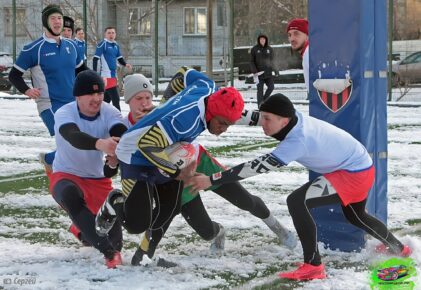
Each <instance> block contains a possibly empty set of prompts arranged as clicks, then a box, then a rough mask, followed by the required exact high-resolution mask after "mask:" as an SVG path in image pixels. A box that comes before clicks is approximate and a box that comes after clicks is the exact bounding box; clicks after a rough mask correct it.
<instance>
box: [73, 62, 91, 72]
mask: <svg viewBox="0 0 421 290" xmlns="http://www.w3.org/2000/svg"><path fill="white" fill-rule="evenodd" d="M88 69H89V67H88V66H87V65H86V63H85V62H84V61H83V60H82V61H81V63H80V65H79V66H77V67H76V68H75V75H78V74H79V73H80V72H82V71H84V70H88Z"/></svg>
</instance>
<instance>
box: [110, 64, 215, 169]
mask: <svg viewBox="0 0 421 290" xmlns="http://www.w3.org/2000/svg"><path fill="white" fill-rule="evenodd" d="M184 78H185V80H184V81H185V82H184V83H185V84H186V87H185V89H184V90H183V91H181V92H180V93H178V94H177V95H176V96H174V97H173V98H171V99H170V100H169V101H167V102H166V103H164V104H162V105H160V106H159V107H157V108H155V109H154V110H153V111H152V112H150V113H149V114H147V115H146V116H145V117H144V118H142V119H141V120H140V121H138V122H137V123H136V124H135V125H134V126H133V127H132V128H130V129H129V130H128V131H127V132H126V133H125V134H124V135H123V136H122V138H121V140H120V142H119V144H118V146H117V150H116V153H117V157H118V159H119V160H120V161H122V162H124V163H126V164H129V165H137V166H147V167H148V166H150V167H158V168H159V169H161V170H163V171H164V172H166V173H167V174H169V175H170V176H172V175H176V174H177V172H178V171H177V170H178V168H177V167H176V166H175V165H174V164H172V163H171V162H170V161H169V160H168V156H167V155H166V154H165V153H164V152H163V149H164V148H165V147H167V146H168V145H171V144H173V143H174V142H178V141H186V142H189V143H190V142H192V141H193V140H194V139H196V137H197V136H199V135H200V133H202V132H203V131H204V130H206V128H207V126H206V120H205V98H206V97H207V96H209V95H211V94H212V93H214V92H215V91H216V89H217V88H216V86H215V83H214V82H213V81H212V80H210V79H209V78H208V77H207V76H206V75H204V74H202V73H200V72H197V71H195V70H189V71H187V72H186V74H185V76H184Z"/></svg>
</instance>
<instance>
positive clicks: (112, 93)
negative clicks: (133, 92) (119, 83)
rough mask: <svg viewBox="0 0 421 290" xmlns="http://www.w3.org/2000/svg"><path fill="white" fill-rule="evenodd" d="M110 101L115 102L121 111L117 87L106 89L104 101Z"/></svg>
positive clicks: (114, 104)
mask: <svg viewBox="0 0 421 290" xmlns="http://www.w3.org/2000/svg"><path fill="white" fill-rule="evenodd" d="M110 101H112V102H113V106H114V107H116V108H117V109H118V110H119V111H121V109H120V96H119V95H118V90H117V87H112V88H109V89H107V90H105V93H104V102H107V103H109V102H110Z"/></svg>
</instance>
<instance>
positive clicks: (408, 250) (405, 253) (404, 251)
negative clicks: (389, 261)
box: [375, 244, 412, 258]
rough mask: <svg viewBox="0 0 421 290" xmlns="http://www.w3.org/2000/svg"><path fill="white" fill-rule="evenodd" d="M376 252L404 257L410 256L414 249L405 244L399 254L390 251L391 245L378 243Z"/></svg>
mask: <svg viewBox="0 0 421 290" xmlns="http://www.w3.org/2000/svg"><path fill="white" fill-rule="evenodd" d="M375 251H376V253H378V254H384V255H396V256H400V257H403V258H406V257H409V256H410V255H411V254H412V249H411V248H410V247H409V246H407V245H404V246H403V249H402V251H401V252H400V253H399V254H394V253H393V252H391V251H390V248H389V247H386V246H385V245H384V244H380V245H377V246H376V248H375Z"/></svg>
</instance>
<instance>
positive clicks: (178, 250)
mask: <svg viewBox="0 0 421 290" xmlns="http://www.w3.org/2000/svg"><path fill="white" fill-rule="evenodd" d="M410 126H411V127H414V125H410ZM410 126H397V127H410ZM420 126H421V125H420ZM277 143H278V142H277V141H274V142H268V140H258V141H257V142H256V141H255V140H253V141H250V142H242V143H240V144H236V145H230V146H221V147H217V148H211V149H209V151H210V152H211V154H213V155H215V156H216V157H218V156H230V157H233V156H239V155H241V154H240V152H243V151H250V150H257V149H259V148H273V147H275V146H276V144H277ZM413 144H421V142H413ZM287 170H288V171H290V172H294V173H302V172H304V171H306V169H304V168H303V167H299V166H291V167H288V169H287ZM248 183H249V184H248V186H251V187H255V188H257V187H261V185H259V184H256V183H254V182H253V181H250V182H248ZM48 185H49V183H48V179H47V178H46V176H45V175H44V174H43V171H42V170H37V171H31V172H27V173H23V174H19V175H14V176H8V177H0V201H1V199H2V198H4V197H5V196H7V195H8V194H10V193H13V194H15V195H16V194H22V195H24V194H27V193H31V194H32V195H33V196H37V195H39V196H41V195H47V194H49V193H48ZM262 190H265V191H276V192H278V193H279V194H289V193H290V192H291V191H290V190H287V189H284V188H283V187H282V186H281V187H279V186H273V185H267V188H266V187H265V188H264V189H262ZM0 218H1V219H2V221H3V222H2V226H3V227H5V228H6V229H8V231H4V232H2V233H0V236H1V237H3V238H10V239H20V240H23V241H27V242H30V243H46V244H51V245H58V246H62V247H63V246H66V245H72V246H75V245H78V242H77V241H76V240H75V239H68V240H66V239H63V237H61V236H60V233H62V232H63V231H67V228H66V227H67V226H68V224H67V223H65V222H63V220H65V221H67V220H68V219H67V215H66V213H65V212H64V210H62V209H61V208H59V207H58V206H56V207H54V206H53V207H52V206H46V207H42V206H29V207H16V206H13V205H8V204H6V203H0ZM407 223H408V225H409V226H410V228H411V229H413V231H411V235H418V236H421V227H420V225H421V219H410V220H407ZM395 230H396V229H395ZM69 235H70V234H69ZM250 236H253V237H255V239H256V241H258V243H265V244H276V243H277V241H276V238H275V237H272V238H268V237H265V236H264V235H263V234H262V233H261V232H260V231H258V230H254V229H252V230H251V231H247V232H244V231H241V230H238V231H235V230H234V231H230V232H228V233H227V239H228V240H229V241H230V242H231V243H235V242H237V243H240V242H241V241H242V240H244V238H249V237H250ZM172 237H173V238H174V239H172V241H171V242H166V243H162V244H161V245H160V247H161V249H164V250H166V251H167V252H168V253H175V254H177V255H185V256H189V255H190V253H189V252H188V249H186V248H189V247H191V246H192V247H194V245H195V244H199V243H203V240H202V239H201V238H200V237H199V236H198V235H197V234H195V233H192V234H189V235H184V234H175V235H173V236H172ZM140 238H141V236H140V235H139V237H138V239H139V241H140ZM135 241H137V239H135ZM137 246H138V243H137V242H132V241H125V244H124V247H125V249H128V250H129V251H130V250H131V249H135V248H136V247H137ZM186 246H187V247H186ZM241 247H243V249H244V250H243V249H238V252H237V254H238V255H239V256H242V255H249V254H250V248H253V247H256V245H254V244H250V245H241ZM324 258H325V261H326V263H327V265H328V267H332V268H338V269H341V268H347V267H348V268H352V269H353V270H354V271H357V272H358V271H366V270H367V267H366V266H364V263H352V262H349V261H343V260H340V261H339V260H332V259H329V257H324ZM255 263H256V265H258V264H259V263H261V262H259V260H257V261H256V262H255ZM293 267H294V265H292V264H291V261H289V262H285V261H279V262H276V263H273V264H271V265H270V266H268V267H266V268H264V269H260V270H255V271H252V272H249V273H247V275H239V274H238V273H235V272H231V271H212V272H210V271H209V269H205V268H203V269H200V267H198V271H200V272H202V273H207V274H206V276H207V277H208V278H217V277H218V279H222V280H223V281H224V283H221V284H219V285H216V286H214V287H212V289H215V288H217V289H232V288H234V287H240V289H255V290H268V289H282V290H291V289H296V288H298V287H300V286H302V285H303V282H291V281H287V280H285V279H279V278H277V273H279V272H282V271H285V270H287V269H291V268H293ZM251 281H253V282H254V281H262V284H261V285H260V286H256V287H254V288H252V287H248V286H247V284H248V283H250V282H251ZM0 288H1V287H0Z"/></svg>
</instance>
